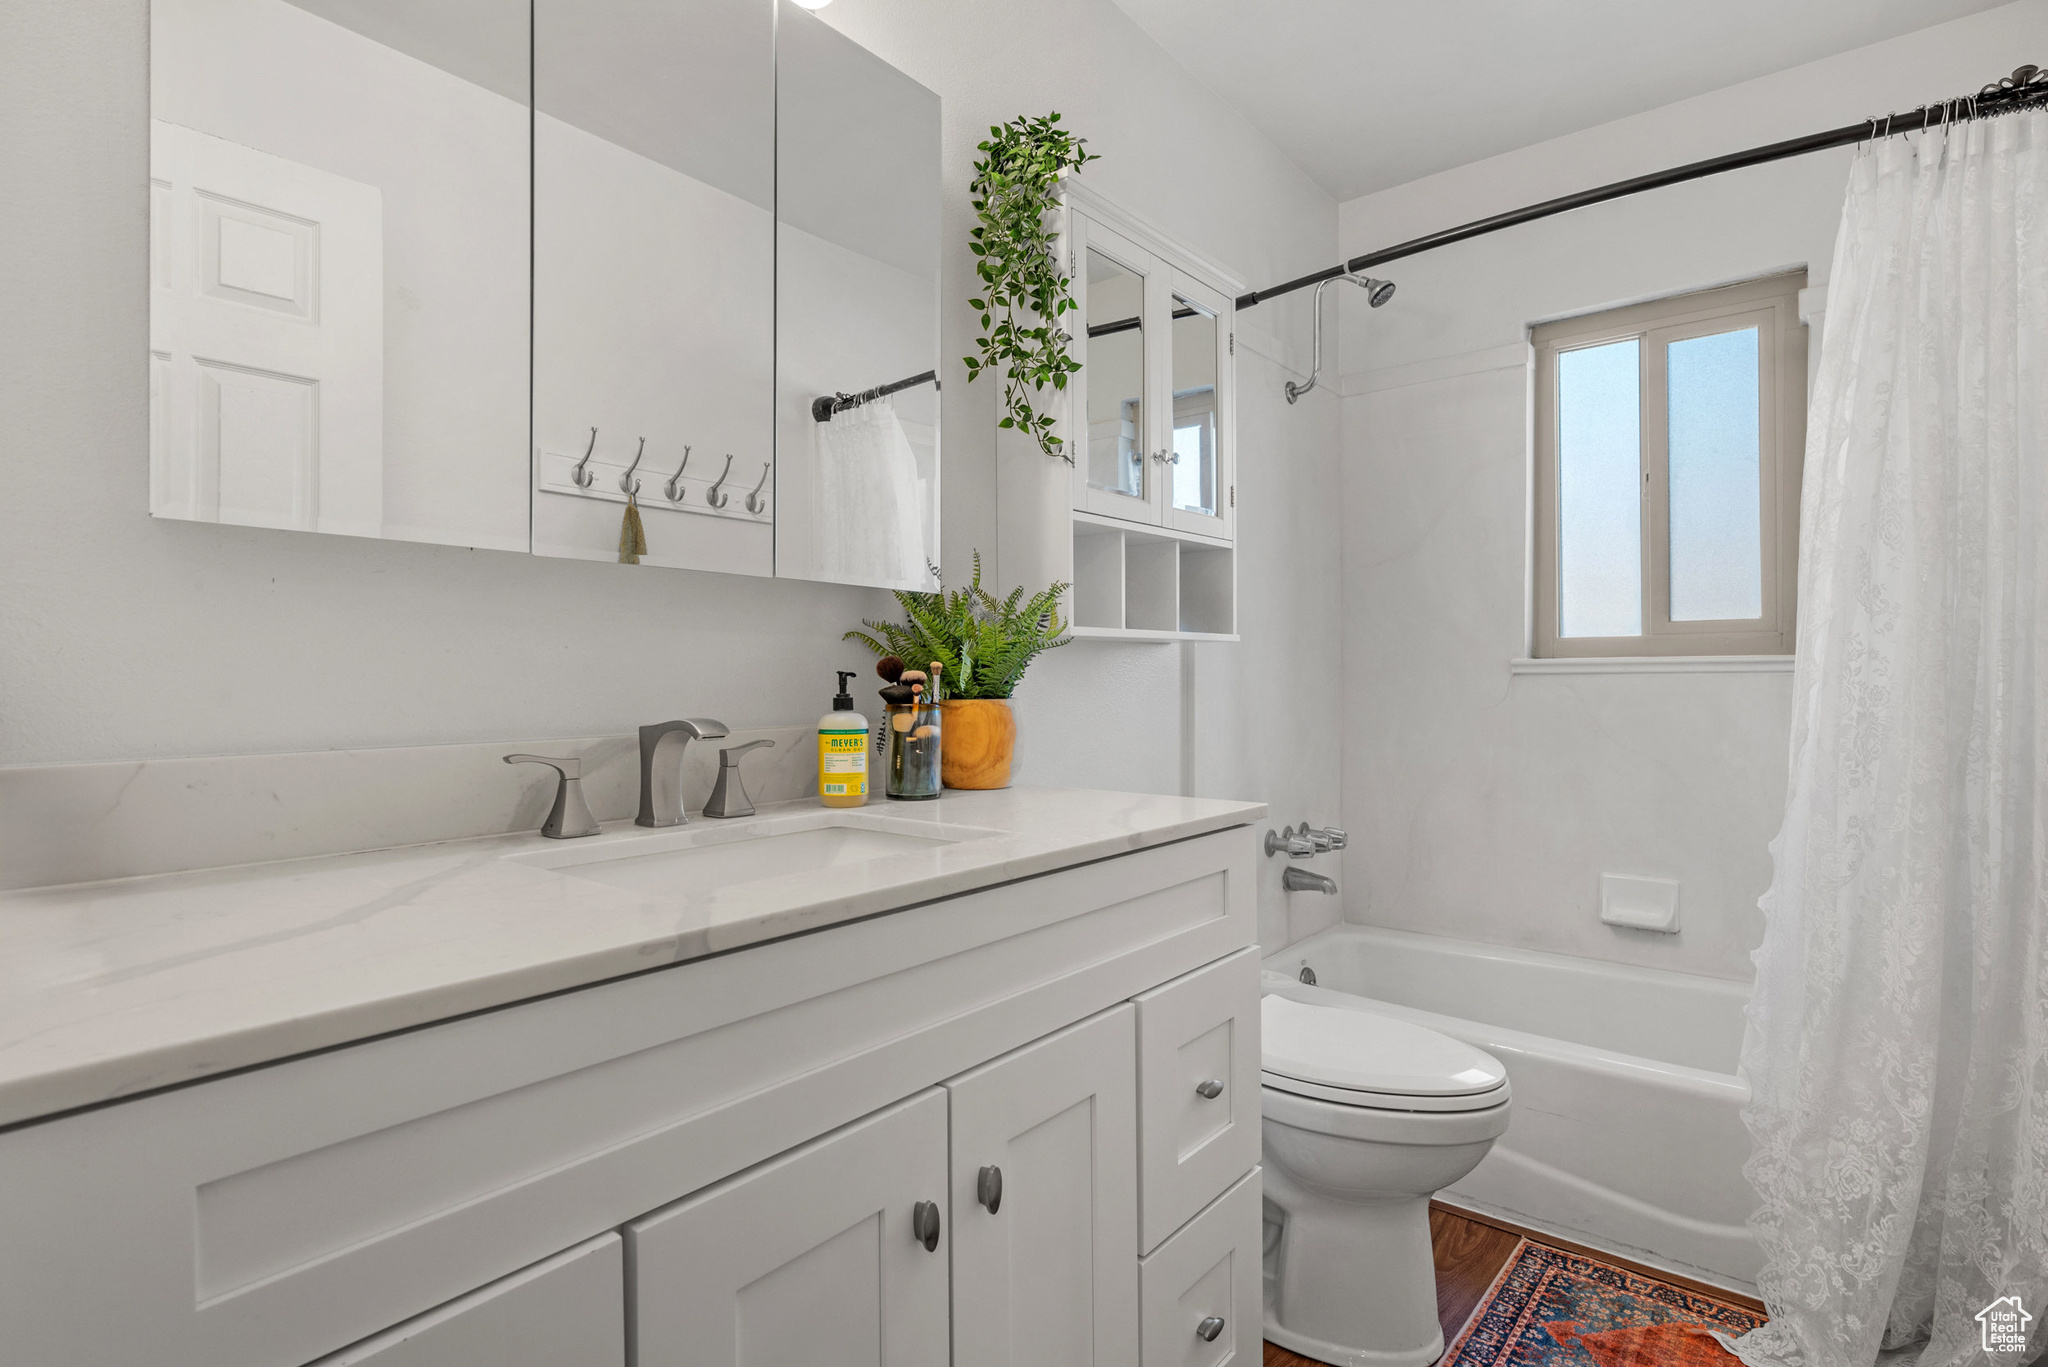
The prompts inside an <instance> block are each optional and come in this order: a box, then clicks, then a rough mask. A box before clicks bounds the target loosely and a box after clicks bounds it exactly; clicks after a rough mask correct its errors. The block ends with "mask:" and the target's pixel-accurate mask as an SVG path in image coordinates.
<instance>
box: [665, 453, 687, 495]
mask: <svg viewBox="0 0 2048 1367" xmlns="http://www.w3.org/2000/svg"><path fill="white" fill-rule="evenodd" d="M689 468H690V448H689V447H687V446H685V447H684V448H683V463H682V464H681V465H678V466H677V467H676V472H675V473H674V474H672V475H670V476H669V477H668V483H666V484H664V485H662V486H661V491H662V493H664V494H666V495H667V496H668V501H669V502H671V503H681V502H682V501H683V496H684V495H685V494H687V493H689V492H690V491H689V490H688V489H685V488H684V487H683V471H685V470H687V469H689Z"/></svg>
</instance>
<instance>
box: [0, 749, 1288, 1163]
mask: <svg viewBox="0 0 2048 1367" xmlns="http://www.w3.org/2000/svg"><path fill="white" fill-rule="evenodd" d="M907 805H908V804H905V806H907ZM805 810H811V811H816V810H820V809H819V808H818V807H817V805H816V804H815V803H805V802H798V803H784V804H775V805H774V806H773V807H771V806H769V805H766V804H764V805H763V807H762V809H761V812H760V817H761V818H773V817H776V816H779V815H785V814H792V813H800V812H803V811H805ZM856 810H867V811H871V812H875V811H878V812H879V813H881V814H884V815H888V816H892V817H910V818H913V819H919V820H926V821H933V822H944V823H950V824H952V825H955V826H964V827H977V828H980V829H983V830H987V831H989V832H990V834H989V835H988V836H986V837H985V838H980V839H975V840H970V841H962V842H960V843H957V844H952V845H947V846H944V847H942V851H943V852H942V853H940V854H936V855H933V856H931V857H930V858H929V859H927V860H926V862H927V863H937V864H939V865H940V867H938V868H937V869H932V870H926V871H922V872H919V873H918V874H917V875H916V876H911V877H903V878H895V879H893V880H892V879H890V878H889V876H888V870H887V869H886V867H885V865H886V864H887V862H888V861H886V860H884V861H878V862H877V863H876V864H875V865H872V866H868V868H867V869H866V870H863V869H862V866H859V865H856V866H852V870H850V871H849V870H835V871H834V872H835V875H836V881H837V882H839V883H842V884H846V885H848V886H844V887H840V888H838V889H836V890H835V892H834V894H832V895H826V896H811V895H807V894H806V893H805V891H804V875H801V874H792V875H785V876H782V877H779V878H773V879H764V880H757V881H754V882H751V883H743V884H740V885H738V886H737V887H735V888H734V889H733V890H732V896H731V897H730V899H726V898H725V897H724V895H723V894H722V893H721V894H719V895H715V896H713V897H712V898H710V899H707V900H706V903H705V904H704V905H691V906H689V908H688V912H687V914H680V913H678V911H677V909H676V907H675V906H671V905H668V904H657V903H654V902H651V901H650V900H649V899H647V898H645V897H643V896H640V895H638V894H634V893H630V892H625V891H622V890H620V889H617V888H612V887H607V886H604V885H602V884H599V883H595V882H589V881H586V880H584V879H581V878H576V877H567V876H564V875H563V874H561V873H559V872H557V871H556V870H555V869H553V868H548V867H543V866H535V865H532V864H530V863H528V862H527V861H526V860H522V859H521V858H519V857H518V856H522V855H525V856H528V857H529V858H531V857H543V858H544V857H546V856H547V855H549V854H553V853H556V852H560V851H562V850H564V849H565V848H567V847H569V846H581V845H583V844H584V842H569V841H548V840H543V839H542V838H540V837H539V836H538V835H513V836H488V837H480V838H477V839H472V840H464V841H450V842H439V843H434V844H425V845H416V846H404V847H398V848H395V849H387V850H380V851H372V852H365V853H359V854H347V855H330V856H321V857H314V858H302V859H293V860H285V861H279V862H277V863H275V864H261V865H240V866H235V867H232V868H227V869H212V870H194V871H188V872H182V873H174V874H164V875H157V876H152V877H147V878H124V879H116V880H109V881H107V882H102V883H90V884H71V885H64V886H57V887H46V888H36V889H22V890H19V891H13V892H6V893H0V1127H11V1126H14V1125H18V1124H22V1123H27V1122H32V1121H36V1120H40V1119H46V1118H49V1117H52V1116H55V1115H58V1114H63V1113H68V1112H71V1111H75V1110H78V1109H81V1108H86V1107H92V1106H97V1105H102V1104H106V1103H109V1102H113V1101H119V1100H124V1099H129V1098H132V1097H136V1096H140V1095H143V1094H146V1093H149V1092H154V1091H158V1090H162V1089H164V1088H168V1087H176V1086H182V1085H187V1084H190V1083H192V1082H195V1081H199V1080H201V1079H204V1078H209V1077H216V1076H220V1075H222V1074H225V1073H232V1072H237V1071H242V1070H246V1069H248V1068H251V1067H257V1066H261V1065H264V1064H269V1063H276V1062H281V1061H283V1060H285V1059H289V1058H294V1057H299V1056H302V1055H305V1054H309V1053H314V1052H319V1051H323V1050H327V1049H331V1048H335V1047H340V1046H345V1045H349V1044H354V1043H359V1042H362V1041H365V1040H369V1039H373V1038H377V1037H380V1036H384V1035H389V1034H393V1033H397V1032H402V1031H406V1030H411V1029H416V1028H419V1027H421V1026H425V1025H431V1024H434V1023H436V1022H440V1021H447V1020H451V1019H455V1018H457V1017H461V1016H467V1015H473V1014H475V1013H478V1012H481V1011H489V1010H494V1009H498V1008H503V1007H507V1006H512V1005H516V1004H518V1003H520V1002H524V1001H531V1000H533V999H536V998H540V997H546V996H551V995H555V994H558V993H561V992H565V991H573V990H577V989H580V988H585V987H591V986H595V985H598V984H600V983H604V982H608V981H615V980H617V979H620V978H624V977H628V976H632V975H635V974H639V973H642V972H646V971H649V970H653V969H659V968H665V967H670V966H673V965H676V964H680V963H688V962H694V961H697V960H701V959H704V958H707V957H710V956H713V955H720V954H726V953H731V952H735V951H743V950H745V949H747V948H750V947H753V946H756V945H760V944H766V943H771V942H774V941H776V940H782V939H788V938H791V937H793V936H797V935H803V934H809V933H814V932H816V931H820V930H825V929H829V928H831V927H833V926H836V925H842V924H846V923H849V922H853V921H859V920H864V919H867V918H870V917H873V916H876V915H881V914H887V913H890V912H893V911H899V910H904V909H907V908H910V907H914V906H920V905H925V904H928V903H931V902H935V901H943V900H945V899H948V898H952V897H958V896H962V895H964V894H967V893H972V892H976V891H981V890H984V889H987V888H991V887H997V886H1001V885H1002V884H1005V883H1010V882H1015V881H1017V880H1020V879H1026V878H1032V877H1038V876H1042V875H1044V874H1047V873H1050V872H1053V871H1056V870H1059V869H1063V868H1071V867H1075V866H1078V865H1082V864H1087V863H1092V862H1095V861H1097V860H1100V859H1104V858H1113V857H1116V856H1118V855H1122V854H1128V853H1131V852H1133V851H1136V850H1140V849H1145V848H1151V847H1156V846H1160V845H1165V844H1170V843H1173V842H1175V841H1179V840H1185V839H1190V838H1193V837H1197V836H1201V835H1205V834H1209V833H1211V832H1214V831H1220V830H1226V829H1230V828H1233V827H1237V826H1242V825H1245V824H1248V823H1250V822H1253V821H1256V820H1258V819H1260V818H1261V817H1263V816H1264V815H1265V811H1266V809H1265V807H1264V805H1263V804H1258V803H1245V802H1233V801H1225V800H1218V799H1199V798H1178V797H1166V796H1150V795H1138V794H1119V793H1102V792H1093V791H1088V790H1055V789H1012V790H1004V791H1002V792H1000V793H993V794H983V793H975V794H960V795H955V794H952V793H949V794H948V795H947V797H946V798H945V799H942V800H941V801H939V802H934V803H931V804H919V806H918V808H915V809H912V810H911V811H908V812H906V811H905V810H903V808H902V807H898V806H897V805H896V804H887V805H883V804H870V806H869V807H868V808H866V809H856ZM620 827H621V823H608V824H607V827H606V831H605V835H604V836H600V837H598V839H599V840H606V838H607V837H610V838H611V839H614V840H624V839H633V838H636V836H640V837H644V836H646V835H647V834H649V833H648V832H644V831H638V832H636V830H635V828H634V827H633V826H632V825H631V823H623V829H621V828H620ZM508 856H510V857H508ZM728 900H729V902H730V904H729V905H726V904H725V903H726V902H727V901H728ZM572 915H573V916H575V917H576V919H575V920H573V921H569V920H565V919H564V918H565V917H567V916H572ZM492 932H499V934H497V935H496V936H495V937H494V936H493V935H492ZM471 940H474V941H476V943H475V945H474V946H473V947H472V946H471V944H469V943H468V941H471Z"/></svg>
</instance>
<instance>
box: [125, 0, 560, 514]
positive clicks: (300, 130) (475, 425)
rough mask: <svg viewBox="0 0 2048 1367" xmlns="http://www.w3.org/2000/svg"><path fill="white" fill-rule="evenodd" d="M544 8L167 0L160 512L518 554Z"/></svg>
mask: <svg viewBox="0 0 2048 1367" xmlns="http://www.w3.org/2000/svg"><path fill="white" fill-rule="evenodd" d="M528 47H529V44H528V34H527V0H291V3H287V0H155V3H154V4H153V5H152V6H151V23H150V57H151V61H150V71H151V76H150V81H151V84H150V115H151V118H150V315H149V334H150V335H149V352H150V361H149V385H150V506H151V508H152V510H153V511H155V512H156V513H157V514H158V515H160V516H165V517H177V518H191V519H196V520H199V521H205V522H232V523H241V524H245V525H253V526H261V527H287V528H297V529H300V530H304V531H319V532H343V533H347V534H349V535H352V536H381V537H391V538H396V539H400V540H408V541H437V542H447V543H453V544H457V545H464V546H489V547H496V548H499V549H504V550H524V549H526V548H527V544H528V534H527V497H526V469H527V454H526V448H527V430H526V429H527V418H526V404H527V311H528V298H527V281H528V273H529V271H528V254H527V224H528V218H529V206H528V198H527V187H528V175H527V161H528V143H527V127H528V122H529V120H528V114H527V103H528V97H527V55H528Z"/></svg>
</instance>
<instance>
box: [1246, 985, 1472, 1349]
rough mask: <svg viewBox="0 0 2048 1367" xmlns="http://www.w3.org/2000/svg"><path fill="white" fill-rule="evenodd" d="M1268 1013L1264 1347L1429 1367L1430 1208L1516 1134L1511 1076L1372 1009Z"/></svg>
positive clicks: (1275, 1001) (1435, 1338)
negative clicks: (1497, 1143)
mask: <svg viewBox="0 0 2048 1367" xmlns="http://www.w3.org/2000/svg"><path fill="white" fill-rule="evenodd" d="M1261 1014H1262V1017H1263V1027H1264V1036H1265V1037H1264V1057H1263V1061H1262V1068H1263V1075H1262V1077H1261V1082H1262V1083H1263V1084H1264V1086H1263V1089H1262V1098H1261V1100H1262V1103H1263V1107H1264V1111H1265V1123H1264V1131H1265V1155H1266V1173H1265V1187H1266V1220H1267V1230H1266V1256H1265V1274H1266V1337H1267V1338H1269V1339H1271V1340H1272V1341H1273V1342H1275V1343H1277V1344H1279V1345H1280V1346H1282V1347H1283V1348H1289V1349H1292V1350H1293V1351H1295V1352H1297V1353H1303V1354H1306V1355H1307V1356H1309V1357H1312V1358H1319V1359H1321V1360H1322V1361H1324V1362H1333V1363H1340V1364H1345V1365H1346V1367H1430V1364H1431V1363H1433V1362H1435V1361H1436V1360H1437V1358H1439V1357H1440V1356H1442V1354H1443V1351H1444V1337H1443V1331H1442V1330H1441V1329H1440V1328H1439V1327H1438V1326H1437V1318H1436V1270H1435V1266H1434V1264H1433V1263H1432V1261H1431V1258H1430V1246H1429V1198H1430V1197H1431V1196H1433V1195H1435V1194H1436V1193H1437V1192H1438V1191H1440V1190H1442V1189H1443V1188H1445V1187H1447V1186H1449V1185H1451V1184H1452V1183H1453V1182H1456V1181H1457V1180H1458V1179H1459V1178H1461V1177H1463V1176H1464V1175H1465V1174H1466V1173H1468V1172H1470V1171H1472V1169H1473V1168H1475V1167H1477V1166H1478V1165H1479V1160H1480V1159H1482V1158H1484V1157H1486V1152H1487V1150H1488V1149H1490V1148H1492V1147H1493V1141H1494V1140H1495V1139H1497V1138H1499V1137H1500V1135H1501V1133H1502V1132H1503V1131H1504V1130H1506V1129H1507V1127H1508V1078H1507V1070H1506V1069H1505V1068H1503V1067H1501V1065H1500V1061H1499V1060H1497V1059H1495V1058H1494V1057H1493V1056H1492V1055H1491V1054H1487V1053H1485V1052H1483V1051H1481V1050H1478V1049H1475V1048H1473V1047H1472V1046H1471V1045H1469V1044H1464V1043H1461V1042H1460V1041H1458V1040H1454V1039H1452V1038H1451V1037H1450V1036H1448V1035H1444V1034H1439V1033H1438V1032H1437V1031H1434V1030H1428V1029H1424V1028H1423V1027H1422V1026H1419V1025H1413V1024H1410V1023H1409V1022H1407V1021H1404V1020H1397V1019H1395V1018H1394V1017H1392V1016H1382V1015H1377V1014H1375V1013H1373V1012H1371V1011H1366V1010H1353V1009H1350V1008H1348V1007H1345V1006H1337V1005H1323V1004H1319V1003H1309V1002H1301V1001H1295V1000H1292V999H1290V998H1288V997H1282V996H1270V995H1269V996H1267V997H1266V998H1265V1000H1264V1003H1263V1006H1262V1013H1261ZM1276 1226H1277V1227H1276Z"/></svg>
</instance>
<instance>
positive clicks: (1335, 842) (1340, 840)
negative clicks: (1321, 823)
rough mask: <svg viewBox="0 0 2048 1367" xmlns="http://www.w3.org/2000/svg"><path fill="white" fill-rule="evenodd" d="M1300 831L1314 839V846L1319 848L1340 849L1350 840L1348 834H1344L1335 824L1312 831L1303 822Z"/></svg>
mask: <svg viewBox="0 0 2048 1367" xmlns="http://www.w3.org/2000/svg"><path fill="white" fill-rule="evenodd" d="M1301 833H1302V834H1303V835H1305V836H1307V837H1308V838H1309V839H1310V840H1312V841H1314V842H1315V847H1316V848H1317V849H1319V850H1341V849H1343V848H1344V846H1345V845H1346V844H1348V843H1350V840H1351V837H1350V836H1348V835H1346V834H1344V832H1342V831H1340V830H1338V829H1337V828H1336V827H1335V826H1327V827H1325V828H1324V829H1322V830H1320V831H1312V830H1310V829H1309V828H1308V826H1307V825H1306V824H1305V823H1304V824H1303V826H1302V828H1301Z"/></svg>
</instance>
